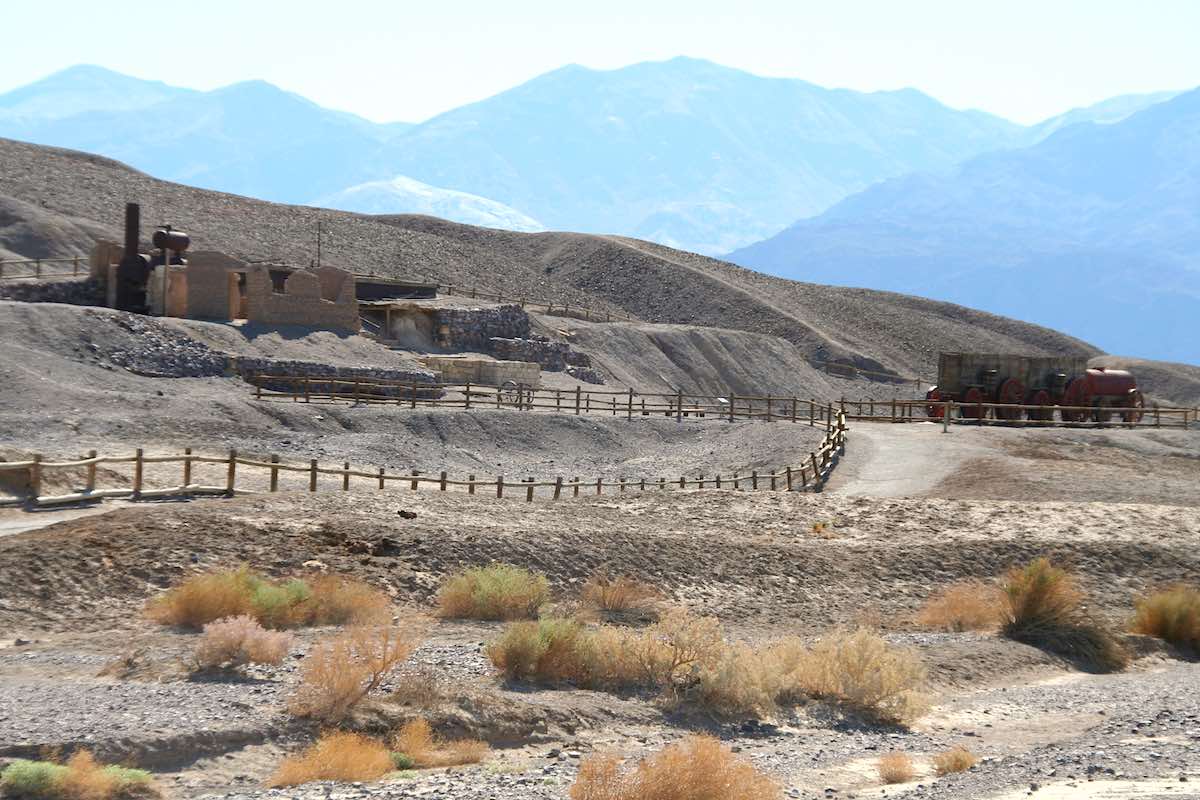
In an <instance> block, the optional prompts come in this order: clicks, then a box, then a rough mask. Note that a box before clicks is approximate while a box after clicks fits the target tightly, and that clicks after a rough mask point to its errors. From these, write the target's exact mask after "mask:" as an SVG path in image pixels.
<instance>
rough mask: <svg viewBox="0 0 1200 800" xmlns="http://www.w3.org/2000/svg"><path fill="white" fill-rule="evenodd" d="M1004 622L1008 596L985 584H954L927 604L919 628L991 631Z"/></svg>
mask: <svg viewBox="0 0 1200 800" xmlns="http://www.w3.org/2000/svg"><path fill="white" fill-rule="evenodd" d="M1003 621H1004V593H1003V592H1002V591H1000V588H999V587H998V586H995V585H993V584H990V583H984V582H983V581H973V580H971V581H959V582H957V583H952V584H950V585H949V586H947V587H946V588H944V589H942V590H941V591H939V592H938V593H937V594H935V595H934V596H933V597H931V598H929V600H927V601H926V603H925V605H924V606H922V608H921V611H920V612H919V613H918V614H917V624H918V625H920V626H921V627H922V628H925V629H926V630H935V631H953V632H955V633H961V632H962V631H990V630H995V629H996V628H999V627H1000V624H1001V623H1002V622H1003Z"/></svg>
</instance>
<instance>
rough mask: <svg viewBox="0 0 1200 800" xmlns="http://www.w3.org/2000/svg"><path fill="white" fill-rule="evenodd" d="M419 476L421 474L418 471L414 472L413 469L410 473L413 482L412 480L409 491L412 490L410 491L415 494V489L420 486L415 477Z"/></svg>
mask: <svg viewBox="0 0 1200 800" xmlns="http://www.w3.org/2000/svg"><path fill="white" fill-rule="evenodd" d="M420 474H421V473H420V471H419V470H415V469H414V470H413V471H412V478H413V480H412V489H411V490H412V491H414V492H415V491H417V487H418V486H420V485H421V482H420V481H418V480H417V476H418V475H420Z"/></svg>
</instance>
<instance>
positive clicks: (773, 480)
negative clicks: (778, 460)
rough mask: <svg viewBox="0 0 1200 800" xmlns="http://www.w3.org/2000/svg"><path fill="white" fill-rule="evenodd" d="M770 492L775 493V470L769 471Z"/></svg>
mask: <svg viewBox="0 0 1200 800" xmlns="http://www.w3.org/2000/svg"><path fill="white" fill-rule="evenodd" d="M771 491H772V492H773V491H775V470H771Z"/></svg>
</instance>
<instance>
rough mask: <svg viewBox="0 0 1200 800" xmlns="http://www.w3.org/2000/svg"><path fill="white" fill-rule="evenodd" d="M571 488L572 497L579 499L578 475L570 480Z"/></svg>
mask: <svg viewBox="0 0 1200 800" xmlns="http://www.w3.org/2000/svg"><path fill="white" fill-rule="evenodd" d="M571 487H572V489H573V490H574V491H573V492H572V496H573V497H579V476H578V475H576V476H575V477H574V478H572V479H571Z"/></svg>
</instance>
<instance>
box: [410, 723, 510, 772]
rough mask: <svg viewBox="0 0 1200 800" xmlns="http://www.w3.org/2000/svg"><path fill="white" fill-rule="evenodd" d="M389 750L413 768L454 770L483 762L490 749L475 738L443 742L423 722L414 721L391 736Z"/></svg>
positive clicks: (427, 724) (485, 743)
mask: <svg viewBox="0 0 1200 800" xmlns="http://www.w3.org/2000/svg"><path fill="white" fill-rule="evenodd" d="M392 749H394V750H395V751H396V752H397V753H403V754H404V755H406V756H408V758H409V759H410V760H411V761H412V764H413V766H414V767H420V768H426V767H453V766H457V765H459V764H475V763H477V762H479V761H482V760H483V757H484V756H486V755H487V753H488V750H489V749H490V748H489V747H488V745H487V742H482V741H479V740H478V739H451V740H448V741H447V740H443V739H440V738H438V737H437V736H434V734H433V728H431V727H430V725H429V722H427V721H426V720H424V719H421V718H418V719H414V720H412V721H410V722H408V723H406V724H405V725H404V727H402V728H401V729H400V730H399V731H397V732H396V735H395V736H394V737H392Z"/></svg>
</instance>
